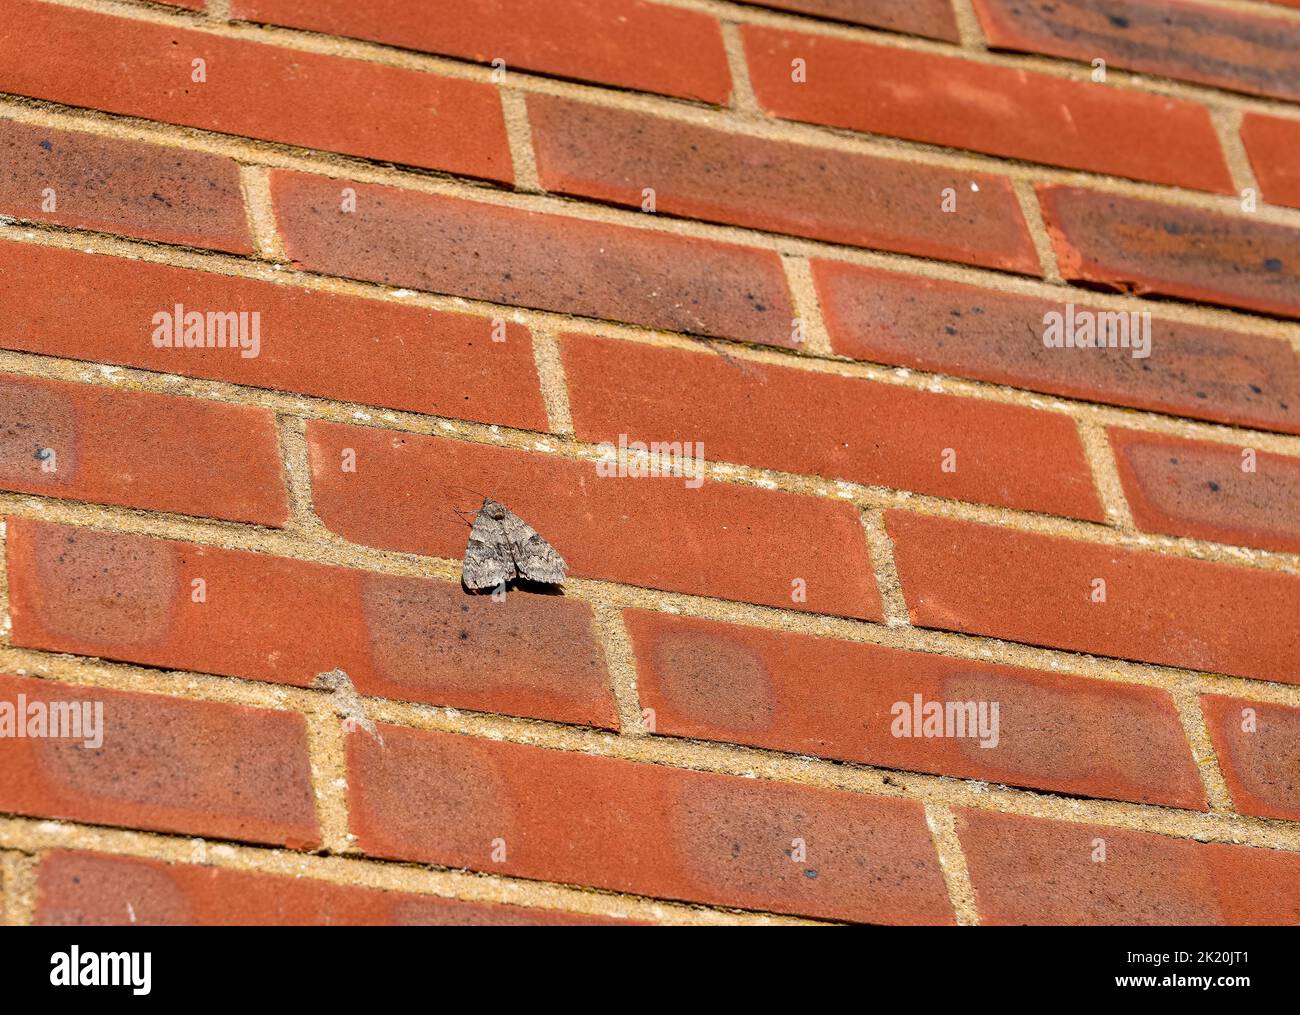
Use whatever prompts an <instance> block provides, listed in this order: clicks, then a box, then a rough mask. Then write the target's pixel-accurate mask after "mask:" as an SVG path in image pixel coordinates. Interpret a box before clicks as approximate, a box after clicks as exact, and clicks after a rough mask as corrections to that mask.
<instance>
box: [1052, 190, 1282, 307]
mask: <svg viewBox="0 0 1300 1015" xmlns="http://www.w3.org/2000/svg"><path fill="white" fill-rule="evenodd" d="M1037 189H1038V197H1039V201H1040V202H1041V204H1042V207H1043V218H1044V219H1045V221H1046V223H1047V230H1048V232H1049V233H1050V234H1051V237H1052V245H1053V246H1054V247H1055V248H1056V259H1057V262H1058V264H1059V266H1060V269H1061V274H1062V275H1063V276H1065V278H1066V279H1069V280H1072V281H1081V282H1090V283H1096V284H1100V285H1104V286H1107V287H1110V288H1113V289H1117V290H1120V291H1128V292H1135V293H1139V294H1143V295H1145V294H1146V293H1155V294H1158V295H1161V296H1177V297H1181V298H1183V299H1191V300H1202V301H1204V302H1207V303H1223V304H1226V305H1227V306H1231V307H1244V308H1245V309H1247V310H1257V311H1262V312H1264V313H1268V314H1278V315H1281V316H1286V317H1300V258H1298V257H1296V250H1297V248H1300V230H1297V229H1293V228H1291V227H1289V226H1281V225H1274V224H1273V223H1270V222H1259V221H1256V220H1254V219H1252V218H1251V217H1250V216H1249V215H1246V214H1241V215H1225V214H1222V213H1220V212H1212V211H1204V210H1202V209H1200V208H1190V207H1186V206H1180V205H1171V204H1158V203H1156V202H1154V201H1144V200H1140V199H1138V198H1131V197H1123V196H1121V195H1119V194H1106V193H1102V192H1101V191H1094V190H1086V189H1084V188H1081V187H1064V186H1054V185H1049V184H1040V185H1039V186H1038V188H1037Z"/></svg>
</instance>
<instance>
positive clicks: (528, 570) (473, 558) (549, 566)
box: [461, 497, 566, 592]
mask: <svg viewBox="0 0 1300 1015" xmlns="http://www.w3.org/2000/svg"><path fill="white" fill-rule="evenodd" d="M565 566H566V565H565V563H564V558H563V557H561V556H560V555H559V554H558V553H556V552H555V550H554V549H552V547H551V544H550V543H548V542H547V541H546V540H545V539H543V538H542V537H541V536H540V535H538V534H537V530H536V529H534V528H533V527H532V526H530V525H529V524H528V523H527V522H525V521H524V520H523V519H522V518H520V517H519V516H518V515H517V514H515V513H514V512H513V511H511V510H510V509H509V508H508V507H506V506H505V505H504V504H502V503H500V502H499V501H495V500H493V499H492V498H491V497H484V498H483V506H482V507H481V508H479V509H478V514H477V515H476V516H475V517H474V524H473V525H472V526H471V527H470V530H469V545H468V546H466V547H465V558H464V560H463V561H462V562H461V578H462V580H463V581H464V582H465V587H466V588H467V589H470V590H472V591H475V592H478V591H481V590H483V589H491V588H496V587H497V586H501V585H504V584H505V583H506V582H508V581H510V579H512V578H523V579H525V580H526V581H533V582H544V583H546V584H548V585H558V584H559V583H560V582H562V581H564V569H565Z"/></svg>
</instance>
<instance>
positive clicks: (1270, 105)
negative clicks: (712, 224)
mask: <svg viewBox="0 0 1300 1015" xmlns="http://www.w3.org/2000/svg"><path fill="white" fill-rule="evenodd" d="M44 2H47V3H53V4H56V5H59V6H65V7H73V8H77V9H84V10H94V11H99V12H101V13H109V14H115V15H118V16H125V17H133V18H135V19H136V20H144V21H149V22H152V23H163V24H175V23H176V21H177V17H178V15H176V14H171V13H165V12H163V11H162V10H161V9H159V8H150V9H148V10H145V9H143V8H132V7H129V6H128V7H122V6H121V5H120V4H117V3H113V2H112V0H44ZM147 15H153V16H147ZM180 19H181V20H182V21H185V20H186V16H184V15H180ZM743 20H744V21H745V22H746V23H753V24H765V23H766V24H770V23H771V21H770V20H768V19H766V18H765V17H763V16H761V15H760V16H759V17H758V18H757V19H756V18H754V17H752V16H751V17H746V18H744V19H743ZM783 26H784V27H789V25H788V23H783ZM185 27H188V28H191V29H194V28H198V29H199V30H202V31H209V32H211V33H212V34H218V35H222V36H226V37H234V38H242V39H245V40H254V41H258V42H263V43H269V44H271V45H279V46H283V47H287V48H291V49H301V50H304V51H307V52H319V53H326V54H330V55H341V56H348V57H351V58H354V59H362V60H370V62H375V63H380V64H385V65H390V66H395V67H402V68H407V69H415V70H423V71H432V72H434V73H438V74H442V75H444V76H451V77H460V78H465V79H467V80H476V81H487V82H489V83H491V77H490V74H491V72H490V69H489V68H486V67H484V66H483V65H479V64H465V63H460V62H456V61H452V60H449V59H447V58H443V57H431V56H427V55H424V54H416V53H413V52H410V51H407V50H400V49H393V48H391V47H385V46H381V45H378V44H374V43H364V42H359V41H356V40H345V39H339V38H335V37H333V36H321V35H316V34H314V33H305V32H300V31H297V30H293V29H282V28H276V29H267V28H262V27H258V26H253V25H244V24H242V23H236V24H233V25H230V26H223V25H220V24H214V23H212V22H207V23H200V24H197V25H196V24H193V23H186V24H185ZM798 27H799V28H802V29H806V30H811V31H813V32H814V34H819V35H831V36H839V37H843V36H842V34H841V31H842V30H843V29H848V30H849V31H850V36H849V37H851V38H859V39H860V41H868V42H875V43H883V44H885V45H890V46H893V47H895V48H902V49H917V50H921V51H927V52H938V53H940V54H943V55H952V52H953V51H952V48H951V47H950V46H947V45H945V44H941V43H926V42H924V41H923V40H920V39H914V38H911V37H907V36H898V35H891V34H888V33H879V34H878V35H872V33H869V32H868V35H869V36H871V37H869V38H865V39H862V38H861V37H860V36H856V35H854V34H853V33H854V32H863V31H867V30H864V29H853V28H851V27H850V26H841V25H835V24H833V23H830V22H812V23H811V24H808V23H804V24H801V25H800V26H798ZM963 53H964V55H965V56H967V57H968V58H974V59H976V60H977V62H981V63H990V64H994V65H998V66H1009V67H1013V68H1016V69H1026V70H1028V69H1032V70H1034V71H1038V72H1044V73H1048V74H1053V75H1055V76H1058V77H1066V78H1072V79H1075V80H1086V81H1089V82H1090V81H1091V78H1090V76H1089V73H1090V70H1091V69H1090V68H1085V67H1078V68H1075V67H1071V66H1069V65H1065V64H1063V62H1062V61H1059V60H1055V59H1046V58H1023V57H1018V58H1008V57H1005V56H1001V55H995V54H991V53H986V52H984V51H976V52H971V51H963ZM512 73H513V74H515V75H516V76H515V78H514V79H513V82H512V87H515V88H520V89H523V90H543V91H551V92H553V93H559V92H557V89H560V90H563V92H565V93H567V94H576V95H578V96H581V97H583V98H586V99H591V100H593V101H607V102H610V103H618V102H621V101H627V100H631V99H632V97H633V96H635V99H636V100H646V99H651V97H650V96H649V94H648V93H631V92H617V91H611V90H610V89H608V88H604V87H596V86H590V85H576V84H571V83H568V82H559V81H555V80H553V79H549V78H544V77H538V78H532V77H530V76H528V75H525V74H524V73H523V72H512ZM1117 84H1119V85H1123V86H1124V87H1127V88H1130V89H1131V90H1135V91H1143V92H1146V93H1147V94H1152V93H1154V94H1168V95H1169V96H1170V97H1173V98H1181V97H1184V96H1183V94H1182V93H1184V92H1187V91H1189V90H1190V91H1193V92H1195V91H1197V90H1196V89H1188V88H1187V86H1185V85H1180V86H1177V87H1175V88H1172V89H1168V88H1158V87H1152V86H1153V79H1151V78H1149V77H1147V76H1139V75H1134V76H1133V80H1132V81H1129V82H1125V81H1124V80H1122V76H1121V75H1120V74H1119V73H1118V72H1115V73H1111V74H1109V76H1108V82H1107V86H1108V87H1112V86H1115V85H1117ZM1202 91H1204V90H1203V89H1202ZM1192 98H1193V101H1197V102H1201V103H1203V104H1204V103H1207V102H1209V103H1220V104H1227V105H1233V106H1235V107H1236V108H1241V109H1247V108H1258V109H1259V111H1262V112H1266V113H1270V114H1272V115H1277V114H1278V112H1279V109H1280V110H1281V111H1282V112H1283V114H1284V115H1285V113H1286V111H1287V110H1290V111H1291V112H1295V109H1294V107H1292V106H1288V105H1287V104H1285V103H1280V102H1277V101H1271V102H1262V103H1253V102H1249V101H1246V100H1244V97H1241V96H1234V95H1233V93H1226V92H1216V91H1210V92H1209V95H1208V97H1207V96H1205V95H1193V96H1192ZM654 101H655V102H656V103H657V108H660V109H674V110H676V111H677V113H678V114H679V115H690V114H691V113H693V112H700V113H702V112H705V108H704V107H699V106H695V105H692V104H689V103H684V102H682V101H680V100H673V99H665V98H661V97H655V98H654ZM665 104H666V105H665ZM721 115H723V116H724V117H727V122H729V123H732V124H739V123H744V122H747V121H746V120H745V119H744V118H743V117H736V116H734V115H729V114H725V113H723V114H721ZM748 122H752V123H758V122H760V121H758V120H754V121H748ZM762 122H764V123H766V124H769V125H771V124H775V123H777V121H774V120H772V119H771V118H765V119H764V120H763V121H762ZM780 125H781V129H783V130H786V131H788V130H791V129H793V124H788V123H786V122H785V121H780ZM814 133H816V135H817V136H828V137H830V136H836V135H839V136H845V137H851V138H860V139H866V138H875V139H876V140H877V142H879V143H888V144H890V145H895V146H897V145H904V146H907V147H908V148H910V149H914V150H915V151H916V152H917V153H918V154H919V153H921V152H924V151H927V150H929V151H934V152H946V153H949V154H950V155H952V156H956V157H963V158H971V157H975V158H976V159H977V160H981V161H980V164H982V165H984V166H986V167H988V168H989V169H990V170H991V171H998V169H999V168H1000V169H1002V170H1004V171H1005V170H1006V169H1007V167H1008V166H1018V167H1019V168H1020V169H1021V170H1022V171H1023V172H1024V174H1025V175H1030V174H1037V175H1039V176H1040V177H1043V178H1047V177H1046V176H1045V175H1044V174H1046V173H1049V172H1050V173H1052V177H1051V178H1053V179H1055V178H1057V173H1059V172H1066V173H1068V172H1069V171H1068V170H1051V169H1049V168H1048V167H1044V166H1038V165H1037V164H1034V163H1023V162H1016V161H1015V160H1000V159H996V158H992V157H989V156H977V155H976V153H972V152H966V151H964V150H961V149H945V148H940V147H936V146H927V145H916V144H914V143H912V142H905V141H902V140H901V139H887V138H884V137H883V136H875V135H867V134H862V133H858V132H851V131H839V130H837V129H835V128H826V127H821V128H816V129H815V131H814ZM1076 175H1080V176H1082V177H1083V178H1084V179H1088V178H1089V176H1090V174H1076ZM1096 178H1097V179H1113V180H1115V181H1116V182H1117V183H1118V184H1120V185H1131V184H1132V182H1133V181H1127V180H1121V179H1120V178H1118V177H1100V176H1099V177H1096ZM1062 182H1064V181H1062ZM1140 186H1141V185H1140ZM1152 186H1154V185H1152ZM1158 189H1164V190H1166V191H1168V188H1158ZM1169 192H1170V193H1173V194H1180V195H1184V196H1186V197H1189V198H1194V197H1195V196H1198V195H1193V194H1192V192H1189V191H1176V190H1175V191H1169ZM1199 196H1205V197H1209V196H1211V195H1199Z"/></svg>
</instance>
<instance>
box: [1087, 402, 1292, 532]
mask: <svg viewBox="0 0 1300 1015" xmlns="http://www.w3.org/2000/svg"><path fill="white" fill-rule="evenodd" d="M1107 434H1108V436H1109V437H1110V445H1111V447H1112V448H1113V449H1114V451H1115V460H1116V463H1117V464H1118V466H1119V478H1120V480H1121V481H1122V482H1123V484H1124V495H1125V497H1126V498H1127V500H1128V503H1129V507H1130V508H1131V509H1132V511H1133V520H1134V521H1135V522H1136V523H1137V526H1138V528H1140V529H1142V530H1144V531H1146V532H1163V533H1165V534H1167V535H1171V536H1191V537H1193V538H1195V539H1212V540H1215V541H1216V542H1220V543H1234V544H1236V545H1239V546H1258V547H1261V548H1263V549H1268V550H1280V551H1282V552H1284V553H1300V459H1296V458H1290V457H1287V456H1286V455H1274V454H1268V453H1267V452H1263V451H1259V450H1257V449H1251V450H1253V451H1254V454H1253V455H1252V456H1250V457H1243V456H1244V454H1245V449H1243V448H1241V447H1239V446H1237V445H1235V444H1215V443H1212V442H1210V441H1194V440H1185V439H1183V438H1180V437H1166V436H1164V435H1163V434H1153V433H1143V432H1141V431H1138V430H1123V429H1119V428H1115V427H1112V428H1110V429H1109V430H1107ZM1252 464H1253V467H1254V471H1245V470H1244V469H1243V466H1250V465H1252Z"/></svg>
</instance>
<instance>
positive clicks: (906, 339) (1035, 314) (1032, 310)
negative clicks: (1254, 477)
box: [813, 261, 1300, 433]
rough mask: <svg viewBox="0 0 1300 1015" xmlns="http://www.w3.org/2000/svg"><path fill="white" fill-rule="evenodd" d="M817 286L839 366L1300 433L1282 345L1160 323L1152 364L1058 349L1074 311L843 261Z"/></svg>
mask: <svg viewBox="0 0 1300 1015" xmlns="http://www.w3.org/2000/svg"><path fill="white" fill-rule="evenodd" d="M813 276H814V278H815V279H816V283H817V292H818V296H819V297H820V300H821V306H822V313H823V315H824V316H825V320H826V327H827V330H828V331H829V332H830V336H831V345H832V347H833V348H834V350H835V351H836V352H837V353H840V354H841V355H845V356H853V357H855V358H857V359H865V360H871V361H873V362H877V363H890V364H894V365H896V366H901V367H913V368H916V369H920V370H932V371H936V372H938V373H951V374H957V375H959V376H962V377H972V378H975V379H977V380H983V381H991V382H993V383H994V384H1010V385H1013V386H1016V387H1025V388H1031V389H1033V390H1037V391H1046V392H1049V393H1051V394H1057V395H1066V396H1069V397H1071V398H1082V399H1086V400H1088V401H1092V402H1103V403H1109V404H1112V405H1127V406H1132V407H1133V408H1137V409H1151V410H1154V411H1156V412H1166V413H1172V414H1174V415H1178V416H1190V417H1193V418H1196V419H1208V420H1214V421H1216V422H1221V423H1236V424H1239V425H1242V426H1252V427H1256V428H1258V429H1261V430H1279V431H1282V432H1284V433H1300V359H1297V358H1296V356H1295V354H1294V352H1293V350H1292V349H1291V347H1290V345H1289V344H1288V343H1287V342H1285V341H1279V340H1278V339H1276V338H1270V337H1267V336H1264V335H1252V334H1250V333H1249V332H1239V331H1227V330H1225V329H1222V328H1206V327H1200V326H1197V325H1192V324H1184V323H1182V322H1180V321H1173V320H1167V319H1165V318H1162V317H1154V316H1153V317H1152V318H1151V355H1149V356H1146V357H1137V356H1134V350H1133V349H1132V348H1129V349H1123V348H1117V349H1109V348H1107V349H1078V348H1075V349H1058V348H1048V347H1047V346H1045V345H1044V343H1043V333H1044V331H1045V315H1046V314H1049V313H1057V314H1065V313H1066V302H1054V301H1050V300H1044V299H1037V298H1034V297H1029V296H1020V295H1016V294H1011V293H1003V292H999V291H997V290H995V289H989V288H984V287H981V286H972V285H963V284H962V283H959V282H949V281H946V280H943V279H931V278H918V277H914V276H910V275H902V274H899V273H897V272H891V271H881V270H878V269H875V268H866V267H862V266H859V265H854V264H842V263H838V262H833V261H814V262H813ZM1062 296H1063V298H1064V300H1065V301H1067V302H1071V303H1074V304H1075V307H1076V310H1087V311H1089V312H1093V313H1096V312H1104V311H1102V309H1101V308H1099V307H1097V306H1096V305H1093V304H1090V303H1089V301H1088V294H1087V293H1085V292H1071V293H1062ZM1130 324H1131V322H1130Z"/></svg>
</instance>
